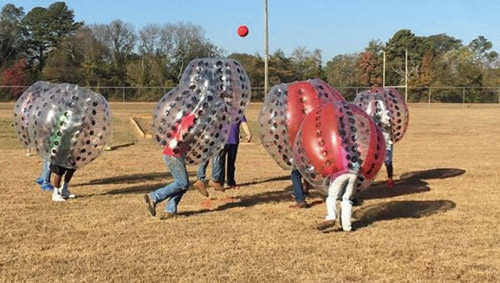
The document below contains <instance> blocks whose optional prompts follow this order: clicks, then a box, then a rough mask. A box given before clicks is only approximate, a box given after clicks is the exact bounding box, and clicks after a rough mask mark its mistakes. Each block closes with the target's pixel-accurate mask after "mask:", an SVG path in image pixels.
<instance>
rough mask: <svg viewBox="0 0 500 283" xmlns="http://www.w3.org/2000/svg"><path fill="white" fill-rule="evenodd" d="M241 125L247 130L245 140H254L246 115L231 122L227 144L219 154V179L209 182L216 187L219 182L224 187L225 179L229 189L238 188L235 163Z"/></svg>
mask: <svg viewBox="0 0 500 283" xmlns="http://www.w3.org/2000/svg"><path fill="white" fill-rule="evenodd" d="M240 125H241V128H242V129H243V131H244V132H245V141H246V142H250V141H251V140H252V134H251V133H250V129H249V128H248V123H247V118H246V117H245V116H243V118H241V120H240V121H239V122H236V123H233V124H231V128H230V130H229V136H228V138H227V141H226V144H225V145H224V149H223V150H222V152H221V153H220V155H219V166H220V176H219V180H218V182H215V183H214V182H212V183H210V182H209V185H212V186H213V187H214V188H216V189H217V188H218V186H217V184H218V185H220V186H221V187H222V186H223V185H224V181H225V183H226V185H227V186H228V188H229V189H238V185H237V184H236V180H235V179H234V175H235V172H236V167H235V163H236V156H237V154H238V145H239V143H240ZM226 172H227V174H226Z"/></svg>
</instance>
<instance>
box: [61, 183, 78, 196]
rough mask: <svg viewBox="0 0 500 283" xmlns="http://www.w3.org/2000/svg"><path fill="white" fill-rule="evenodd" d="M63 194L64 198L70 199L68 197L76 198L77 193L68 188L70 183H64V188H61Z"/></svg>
mask: <svg viewBox="0 0 500 283" xmlns="http://www.w3.org/2000/svg"><path fill="white" fill-rule="evenodd" d="M61 195H62V197H63V198H65V199H68V198H75V195H74V194H72V193H71V192H70V191H69V190H68V184H66V183H64V184H63V187H62V190H61Z"/></svg>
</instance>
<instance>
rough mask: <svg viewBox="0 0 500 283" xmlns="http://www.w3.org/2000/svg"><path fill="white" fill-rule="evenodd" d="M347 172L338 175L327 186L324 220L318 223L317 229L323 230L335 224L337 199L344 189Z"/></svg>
mask: <svg viewBox="0 0 500 283" xmlns="http://www.w3.org/2000/svg"><path fill="white" fill-rule="evenodd" d="M347 175H348V174H343V175H340V176H338V177H337V178H336V179H335V180H334V181H333V182H332V183H331V184H330V186H329V187H328V197H327V198H326V201H325V204H326V217H325V221H323V222H321V223H319V224H318V226H317V228H318V229H319V230H324V229H327V228H330V227H333V226H335V220H336V219H337V207H336V205H337V199H340V197H341V195H342V192H343V190H344V186H345V183H346V182H347V180H348V176H347Z"/></svg>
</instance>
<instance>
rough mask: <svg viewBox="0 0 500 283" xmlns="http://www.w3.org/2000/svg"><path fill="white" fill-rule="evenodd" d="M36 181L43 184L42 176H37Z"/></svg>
mask: <svg viewBox="0 0 500 283" xmlns="http://www.w3.org/2000/svg"><path fill="white" fill-rule="evenodd" d="M35 183H37V184H38V185H40V186H41V185H42V184H43V178H42V177H38V178H36V180H35Z"/></svg>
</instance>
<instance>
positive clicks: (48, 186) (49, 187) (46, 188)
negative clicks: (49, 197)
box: [40, 183, 54, 191]
mask: <svg viewBox="0 0 500 283" xmlns="http://www.w3.org/2000/svg"><path fill="white" fill-rule="evenodd" d="M40 188H41V189H42V191H52V190H53V189H54V186H52V184H50V183H43V184H42V186H41V187H40Z"/></svg>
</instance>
